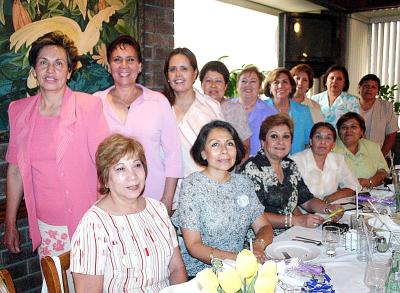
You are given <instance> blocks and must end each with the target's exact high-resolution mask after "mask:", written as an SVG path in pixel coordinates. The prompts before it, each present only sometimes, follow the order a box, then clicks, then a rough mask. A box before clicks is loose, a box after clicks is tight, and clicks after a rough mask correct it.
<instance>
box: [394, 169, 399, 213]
mask: <svg viewBox="0 0 400 293" xmlns="http://www.w3.org/2000/svg"><path fill="white" fill-rule="evenodd" d="M392 177H393V187H394V196H395V198H396V212H400V169H394V170H393V171H392Z"/></svg>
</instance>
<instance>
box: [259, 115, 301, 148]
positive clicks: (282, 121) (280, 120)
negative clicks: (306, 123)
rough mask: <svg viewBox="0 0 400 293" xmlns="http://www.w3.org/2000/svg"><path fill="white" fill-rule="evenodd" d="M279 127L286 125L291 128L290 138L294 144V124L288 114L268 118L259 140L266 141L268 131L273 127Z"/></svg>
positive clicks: (263, 124) (261, 127)
mask: <svg viewBox="0 0 400 293" xmlns="http://www.w3.org/2000/svg"><path fill="white" fill-rule="evenodd" d="M279 125H286V126H287V127H288V128H289V132H290V136H291V137H292V142H293V134H294V123H293V120H292V119H291V118H290V116H289V115H288V114H286V113H278V114H275V115H271V116H269V117H267V118H266V119H265V120H264V121H263V122H262V123H261V126H260V134H259V136H258V138H259V139H260V140H262V141H265V137H266V136H267V133H268V131H270V130H271V129H272V128H273V127H275V126H279Z"/></svg>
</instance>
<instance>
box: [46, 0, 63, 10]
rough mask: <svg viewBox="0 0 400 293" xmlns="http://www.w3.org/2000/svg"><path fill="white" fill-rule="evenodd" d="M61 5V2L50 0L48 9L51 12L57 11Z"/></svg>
mask: <svg viewBox="0 0 400 293" xmlns="http://www.w3.org/2000/svg"><path fill="white" fill-rule="evenodd" d="M58 5H60V1H59V0H50V1H49V4H48V5H47V9H48V10H50V12H51V11H52V10H54V9H56V8H57V7H58Z"/></svg>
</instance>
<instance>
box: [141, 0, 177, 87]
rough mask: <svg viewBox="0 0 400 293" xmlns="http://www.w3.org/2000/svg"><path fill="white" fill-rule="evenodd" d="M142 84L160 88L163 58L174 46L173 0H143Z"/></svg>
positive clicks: (161, 84)
mask: <svg viewBox="0 0 400 293" xmlns="http://www.w3.org/2000/svg"><path fill="white" fill-rule="evenodd" d="M142 9H143V16H144V17H143V30H144V49H143V52H144V73H145V74H144V84H145V85H146V86H147V87H149V88H151V89H154V90H159V91H161V90H162V87H163V67H164V60H165V57H166V56H167V55H168V53H169V52H170V51H171V49H173V47H174V0H143V8H142Z"/></svg>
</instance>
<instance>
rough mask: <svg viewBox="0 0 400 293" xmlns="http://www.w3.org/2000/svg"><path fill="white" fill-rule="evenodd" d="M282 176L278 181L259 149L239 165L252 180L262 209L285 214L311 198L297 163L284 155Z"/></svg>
mask: <svg viewBox="0 0 400 293" xmlns="http://www.w3.org/2000/svg"><path fill="white" fill-rule="evenodd" d="M281 166H282V170H283V175H284V179H283V182H282V183H280V182H279V180H278V177H277V176H276V174H275V171H274V169H273V168H272V166H271V163H270V162H269V160H268V158H267V157H266V156H265V153H264V150H263V149H260V150H259V151H258V152H257V154H256V155H255V156H253V157H251V158H250V159H249V160H248V161H247V162H245V163H244V164H243V165H242V167H241V168H240V173H242V174H245V175H247V177H249V178H250V179H251V181H253V184H254V187H255V191H256V194H257V196H258V199H259V200H260V202H261V203H262V204H263V205H264V208H265V212H269V213H275V214H280V215H285V214H289V213H292V212H293V211H294V209H295V208H296V207H297V206H298V205H302V204H303V203H305V202H307V201H309V200H310V199H312V198H314V196H313V195H312V193H311V192H310V190H309V189H308V187H307V186H306V184H305V183H304V180H303V178H302V177H301V174H300V172H299V170H298V169H297V166H296V163H295V162H294V161H292V160H291V159H289V158H287V157H285V158H283V159H282V161H281Z"/></svg>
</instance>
